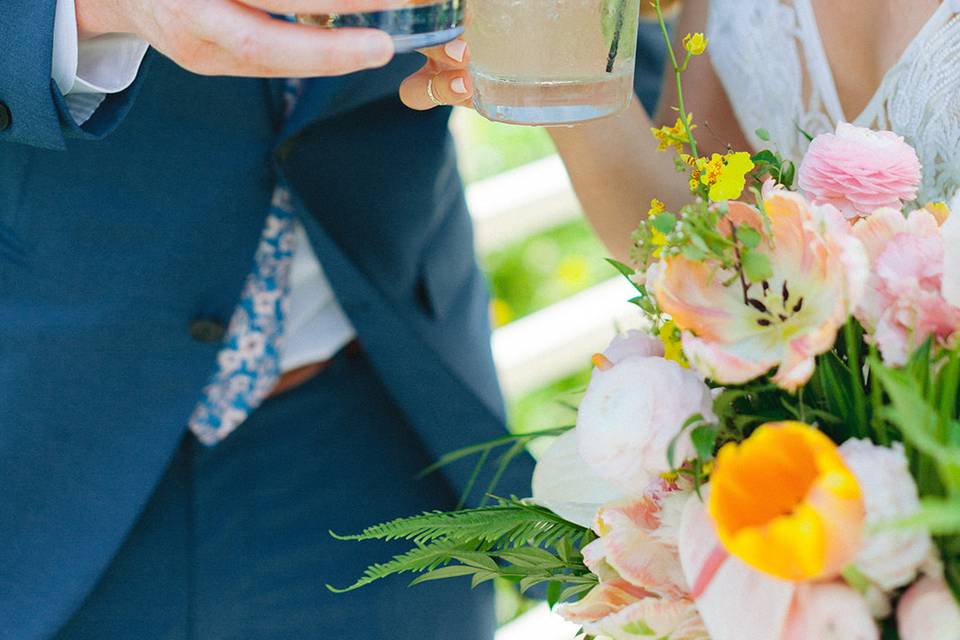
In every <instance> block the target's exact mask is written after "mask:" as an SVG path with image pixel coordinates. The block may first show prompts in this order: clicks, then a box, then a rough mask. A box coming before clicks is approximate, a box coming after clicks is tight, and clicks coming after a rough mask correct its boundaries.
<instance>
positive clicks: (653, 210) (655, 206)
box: [647, 198, 667, 218]
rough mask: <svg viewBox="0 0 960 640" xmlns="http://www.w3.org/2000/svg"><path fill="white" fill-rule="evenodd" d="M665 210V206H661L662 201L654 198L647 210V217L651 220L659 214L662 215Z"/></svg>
mask: <svg viewBox="0 0 960 640" xmlns="http://www.w3.org/2000/svg"><path fill="white" fill-rule="evenodd" d="M666 208H667V205H665V204H663V201H661V200H658V199H656V198H654V199H653V200H651V201H650V209H648V210H647V217H649V218H652V217H653V216H655V215H657V214H659V213H663V211H664V210H665V209H666Z"/></svg>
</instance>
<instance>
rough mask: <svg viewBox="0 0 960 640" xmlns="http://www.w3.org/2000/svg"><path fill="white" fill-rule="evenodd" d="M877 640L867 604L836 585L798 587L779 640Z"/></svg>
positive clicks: (878, 635)
mask: <svg viewBox="0 0 960 640" xmlns="http://www.w3.org/2000/svg"><path fill="white" fill-rule="evenodd" d="M879 638H880V630H879V629H878V628H877V623H876V622H874V620H873V617H872V616H871V615H870V608H869V607H868V606H867V601H866V600H864V599H863V597H862V596H861V595H860V594H859V593H857V592H856V591H854V590H853V589H851V588H850V587H849V586H847V585H846V584H845V583H843V582H840V581H837V582H826V583H819V584H818V583H807V584H802V585H800V586H799V587H798V588H797V593H796V596H795V597H794V601H793V607H792V608H791V610H790V616H789V618H788V619H787V625H786V629H785V630H784V634H783V640H879Z"/></svg>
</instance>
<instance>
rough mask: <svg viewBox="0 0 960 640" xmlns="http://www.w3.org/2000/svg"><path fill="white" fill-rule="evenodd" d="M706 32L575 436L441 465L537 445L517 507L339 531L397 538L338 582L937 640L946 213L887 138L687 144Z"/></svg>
mask: <svg viewBox="0 0 960 640" xmlns="http://www.w3.org/2000/svg"><path fill="white" fill-rule="evenodd" d="M654 6H655V8H656V9H657V10H658V13H659V3H656V2H655V3H654ZM661 24H663V21H662V16H661ZM664 36H665V38H666V29H665V28H664ZM667 43H668V46H669V40H667ZM706 46H707V40H706V38H705V37H704V36H703V35H702V34H693V35H691V36H688V37H687V38H686V39H685V40H684V49H685V54H684V56H683V57H682V59H681V58H679V57H678V56H676V55H675V54H674V52H673V49H672V47H671V50H670V55H671V61H672V64H673V71H674V73H675V75H676V79H677V85H678V88H680V89H681V90H680V92H679V100H678V103H679V104H678V118H677V122H676V124H675V125H674V126H672V127H663V128H660V129H656V130H655V131H654V135H655V136H656V137H657V139H658V140H659V141H660V147H661V148H662V149H664V150H672V151H675V152H676V163H677V168H678V171H681V172H686V173H687V175H688V177H689V185H690V191H691V198H690V201H689V202H688V203H687V204H685V205H684V206H682V207H680V208H679V209H678V210H676V211H670V210H668V209H667V208H666V206H665V205H664V204H663V203H661V202H659V201H654V202H653V203H651V207H650V211H649V215H648V216H647V217H646V219H645V221H644V223H643V224H642V225H641V227H640V228H639V229H638V230H637V232H636V234H635V237H634V240H635V255H634V258H635V265H633V266H627V265H624V264H620V263H615V266H616V267H617V268H618V269H619V270H620V271H621V272H622V273H623V274H624V275H625V276H626V277H627V278H628V279H629V280H630V282H631V283H632V285H633V286H634V287H635V288H636V297H635V298H633V299H632V300H631V302H632V303H634V304H635V305H636V306H637V308H638V311H639V312H640V313H642V314H643V315H644V317H645V318H646V321H647V326H648V328H649V330H648V331H646V332H641V331H633V332H630V333H628V334H626V335H623V336H620V337H618V338H617V339H615V340H614V341H613V343H612V344H611V345H610V346H609V348H608V349H607V350H606V351H605V352H604V353H602V354H598V355H596V356H595V357H594V364H595V369H594V371H593V375H592V378H591V381H590V384H589V387H588V388H587V390H586V392H585V395H584V397H583V400H582V402H581V404H580V406H579V409H578V417H577V421H576V425H575V427H567V428H557V429H554V430H551V431H549V432H544V433H539V434H527V435H524V436H517V437H515V438H510V437H507V438H504V439H501V440H499V441H496V442H492V443H486V444H481V445H477V446H476V447H472V448H470V449H468V450H464V451H461V452H456V453H454V454H451V455H450V456H448V457H447V458H446V459H445V460H443V461H441V463H443V462H449V461H452V460H455V459H461V458H463V457H465V456H467V455H471V454H476V455H479V456H480V462H479V464H482V463H483V462H485V461H487V460H489V459H490V456H491V454H492V452H494V451H496V450H498V448H499V447H507V453H506V454H504V455H503V456H502V460H501V464H505V463H506V461H507V460H508V459H509V458H510V457H511V456H513V455H516V453H517V452H518V451H519V450H521V449H522V447H523V445H524V444H525V443H526V442H528V441H529V440H530V439H532V438H536V437H543V438H552V439H553V440H554V442H553V443H552V445H551V446H550V448H549V449H548V450H547V451H546V453H545V454H544V455H543V456H542V457H541V459H540V461H539V464H538V466H537V469H536V472H535V474H534V477H533V497H532V498H530V499H518V498H515V497H514V498H509V499H507V498H495V499H494V502H493V503H492V504H488V505H486V506H481V507H479V508H474V509H463V510H459V511H455V512H449V513H441V512H436V513H426V514H422V515H419V516H414V517H410V518H403V519H399V520H396V521H393V522H389V523H386V524H383V525H379V526H375V527H371V528H370V529H368V530H366V531H365V532H363V533H361V534H359V535H355V536H348V537H347V539H351V540H370V539H385V540H395V539H403V540H408V541H410V542H411V543H412V547H411V549H410V550H409V551H408V552H406V553H404V554H402V555H399V556H396V557H395V558H394V559H393V560H391V561H389V562H387V563H385V564H382V565H375V566H373V567H370V568H369V569H368V570H367V572H366V574H365V576H364V577H363V578H362V579H361V580H360V581H358V582H357V584H355V585H353V586H352V587H350V588H358V587H361V586H363V585H365V584H368V583H370V582H373V581H375V580H378V579H381V578H385V577H387V576H390V575H394V574H397V573H406V572H412V573H416V574H419V575H418V576H417V577H416V578H415V580H414V583H419V582H424V581H429V580H437V579H443V578H454V577H468V578H469V579H471V580H472V582H473V584H474V585H477V584H481V583H483V582H486V581H489V580H493V579H495V578H504V579H506V580H509V581H512V582H515V583H517V584H518V585H519V586H520V588H521V589H524V590H526V589H530V588H531V587H534V586H536V585H545V586H546V594H547V598H548V600H549V602H550V604H551V606H554V607H555V610H556V611H557V612H558V613H559V614H560V615H562V616H563V617H564V618H566V619H568V620H571V621H574V622H576V623H578V624H580V625H581V626H582V629H583V633H584V634H585V635H586V636H588V637H593V636H602V637H610V638H614V639H615V640H627V639H629V640H637V639H642V638H649V639H655V640H698V639H708V638H712V639H714V640H828V639H836V640H870V639H879V638H881V637H882V638H884V639H887V638H901V639H902V640H948V639H950V640H956V639H957V638H960V605H958V601H960V421H958V402H957V400H958V391H960V211H956V212H955V213H954V214H952V215H951V212H950V208H949V207H948V206H947V204H946V203H932V204H926V206H924V207H920V206H918V203H917V202H916V201H915V200H916V197H917V193H918V185H919V183H920V180H921V167H920V164H919V161H918V159H917V156H916V153H915V152H914V151H913V149H912V148H911V147H910V146H909V145H907V144H906V143H905V142H904V140H903V139H902V138H900V137H898V136H896V135H895V134H893V133H890V132H882V131H870V130H866V129H860V128H856V127H853V126H851V125H847V124H841V125H839V126H838V127H837V130H836V131H835V132H834V133H829V134H825V135H821V136H819V137H817V138H815V139H813V140H812V142H811V144H810V149H809V152H808V154H807V155H806V157H805V158H804V161H803V162H802V163H801V165H800V166H799V167H798V168H795V167H794V166H793V164H791V163H790V162H789V161H786V160H784V159H782V158H781V157H780V156H779V155H778V154H777V153H776V152H775V151H774V150H763V151H760V152H758V153H756V154H752V155H751V154H749V153H746V152H737V151H730V152H728V153H726V154H723V155H720V154H713V155H712V156H711V157H709V158H708V157H703V156H701V155H699V153H698V149H697V142H696V138H695V136H694V135H693V131H694V129H695V124H694V120H693V118H692V117H691V115H690V114H689V113H687V112H686V111H685V109H684V106H683V98H682V97H683V93H682V82H681V77H682V74H683V72H684V70H685V69H686V67H687V64H688V63H689V62H690V60H691V59H692V58H693V57H695V56H697V55H699V54H701V53H702V52H703V50H704V49H705V47H706ZM757 134H758V136H759V137H760V138H761V139H764V138H765V137H766V136H765V134H764V132H763V131H758V132H757ZM795 183H796V184H795ZM955 208H956V207H955ZM491 493H492V491H491Z"/></svg>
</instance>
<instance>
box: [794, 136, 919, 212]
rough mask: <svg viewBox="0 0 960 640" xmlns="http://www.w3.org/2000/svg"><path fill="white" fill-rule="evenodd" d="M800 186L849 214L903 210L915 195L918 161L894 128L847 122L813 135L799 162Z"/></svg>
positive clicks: (817, 200) (818, 200)
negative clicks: (826, 131)
mask: <svg viewBox="0 0 960 640" xmlns="http://www.w3.org/2000/svg"><path fill="white" fill-rule="evenodd" d="M798 185H799V187H800V189H801V190H803V192H804V193H805V194H806V195H807V197H809V198H810V199H811V200H812V201H813V202H814V203H815V204H831V205H833V206H835V207H836V208H837V209H839V210H840V211H841V212H842V213H843V214H844V216H846V217H847V218H850V219H852V218H857V217H859V216H867V215H869V214H870V213H872V212H873V211H875V210H876V209H880V208H883V207H890V208H894V209H900V208H902V207H903V205H904V204H905V203H907V202H912V201H913V200H915V199H916V197H917V189H918V187H919V185H920V160H919V158H918V157H917V152H916V151H915V150H914V149H913V147H911V146H910V145H909V144H907V143H906V142H905V141H904V139H903V138H902V137H900V136H898V135H897V134H895V133H893V132H891V131H871V130H870V129H866V128H864V127H856V126H854V125H852V124H848V123H846V122H841V123H840V124H838V125H837V129H836V131H835V132H834V133H824V134H821V135H819V136H817V137H816V138H814V139H813V142H811V143H810V147H809V149H808V150H807V154H806V155H805V156H804V158H803V162H802V163H801V164H800V170H799V173H798Z"/></svg>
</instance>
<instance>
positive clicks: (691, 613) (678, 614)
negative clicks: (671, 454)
mask: <svg viewBox="0 0 960 640" xmlns="http://www.w3.org/2000/svg"><path fill="white" fill-rule="evenodd" d="M690 494H691V492H690V491H687V490H683V489H680V488H679V487H678V486H677V485H675V484H672V483H668V482H666V481H663V480H660V481H657V482H655V483H654V484H653V485H651V486H650V487H649V489H648V490H647V492H646V493H645V494H644V495H643V496H641V497H639V498H633V499H628V500H623V501H620V502H616V503H613V504H608V505H605V506H604V507H602V508H601V509H600V511H599V513H598V514H597V518H596V522H595V524H594V528H595V530H596V532H597V533H598V535H599V536H600V537H599V538H597V539H596V540H594V541H593V542H591V543H590V544H589V545H587V546H586V547H584V549H583V558H584V563H585V564H586V565H587V567H589V568H590V570H591V571H592V572H593V573H594V574H596V575H597V576H598V577H599V578H600V584H599V585H598V586H597V587H595V588H594V589H593V590H592V591H591V592H590V593H589V594H587V596H586V597H584V598H583V599H582V600H580V601H579V602H577V603H574V604H565V605H561V606H559V607H557V612H558V613H559V614H560V615H561V616H563V617H564V618H566V619H567V620H569V621H571V622H576V623H578V624H581V625H583V628H584V630H585V631H586V632H587V633H589V634H591V635H597V636H604V637H609V638H613V639H614V640H640V639H642V638H649V639H651V640H654V639H656V640H663V639H667V640H708V638H709V636H708V635H707V632H706V628H705V627H704V626H703V622H702V621H701V619H700V615H699V614H698V613H697V608H696V605H695V604H694V602H693V599H692V598H691V597H690V596H689V594H688V592H687V587H686V582H685V580H684V575H683V570H682V568H681V565H680V558H679V554H678V550H677V533H678V531H679V525H680V519H681V516H682V512H683V506H684V505H685V504H686V501H687V499H688V497H689V496H690Z"/></svg>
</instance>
